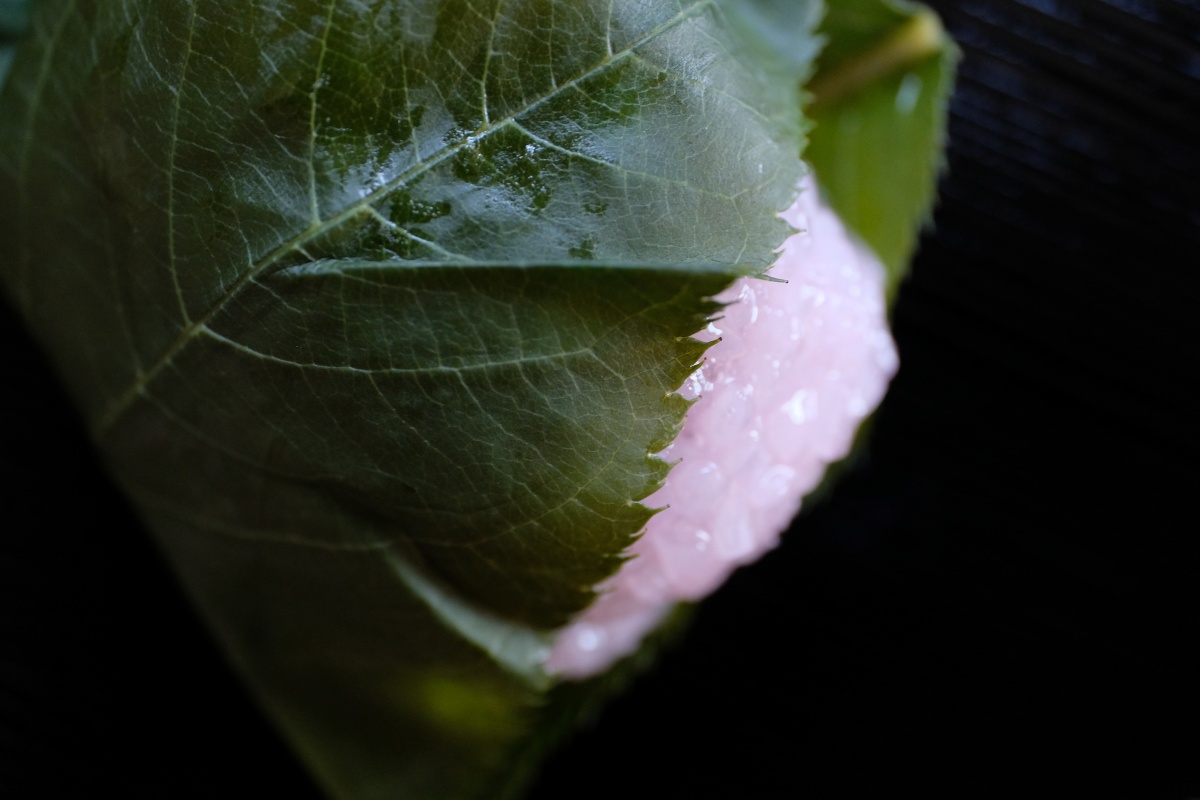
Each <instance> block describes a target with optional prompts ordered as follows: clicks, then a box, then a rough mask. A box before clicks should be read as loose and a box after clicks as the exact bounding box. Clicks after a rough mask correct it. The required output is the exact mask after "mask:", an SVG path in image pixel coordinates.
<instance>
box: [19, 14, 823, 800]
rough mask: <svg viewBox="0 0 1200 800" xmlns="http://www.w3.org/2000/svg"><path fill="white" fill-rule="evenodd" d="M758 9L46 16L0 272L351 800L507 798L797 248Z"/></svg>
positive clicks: (170, 544) (190, 574) (220, 612)
mask: <svg viewBox="0 0 1200 800" xmlns="http://www.w3.org/2000/svg"><path fill="white" fill-rule="evenodd" d="M811 5H812V4H799V5H797V6H795V8H796V10H797V12H798V13H797V14H796V15H795V16H794V17H786V19H787V20H790V22H789V23H788V24H792V25H793V27H794V36H795V40H796V42H797V43H798V46H799V47H800V48H801V50H802V51H804V52H812V51H813V46H812V44H811V33H810V31H809V30H808V28H807V26H808V23H809V21H810V20H812V19H813V18H814V13H813V11H812V9H811V8H810V6H811ZM764 9H765V11H764ZM748 10H749V11H748ZM769 10H770V9H769V8H768V7H767V6H766V5H762V6H761V8H760V7H759V4H752V5H742V4H737V3H733V2H732V1H731V0H730V2H703V1H701V0H694V1H691V2H655V3H646V2H631V1H630V2H625V1H619V2H612V3H607V4H605V3H592V2H582V1H580V2H561V1H559V2H549V0H545V1H535V0H530V1H528V2H507V3H502V2H482V0H474V1H472V0H424V1H420V0H412V1H411V2H349V1H348V0H343V1H342V2H336V1H334V0H326V1H323V2H314V1H309V0H291V1H290V2H245V1H243V2H216V1H215V0H210V1H206V2H205V1H200V0H197V2H172V3H161V2H150V0H120V1H119V2H118V1H117V0H113V2H105V3H85V2H71V1H70V0H61V1H60V2H45V3H42V4H40V5H39V6H38V7H37V10H36V12H35V14H34V17H33V19H32V23H31V35H30V36H29V37H28V38H27V39H26V40H25V42H24V43H23V44H22V46H21V49H20V51H19V52H18V55H17V58H16V60H15V61H14V63H13V66H12V72H11V75H10V76H9V80H8V81H7V83H6V84H5V86H4V89H3V94H2V95H0V230H2V231H3V232H4V233H3V236H2V237H0V274H2V275H3V280H4V284H5V287H6V289H7V291H8V292H9V293H10V295H11V296H12V298H13V299H14V301H15V302H16V304H17V305H18V307H19V308H20V309H21V311H22V312H23V314H24V315H25V316H26V318H27V319H28V321H29V322H30V324H31V325H32V326H33V328H34V330H35V331H36V333H37V335H38V336H39V337H40V339H41V341H42V342H43V344H44V345H45V346H46V347H47V349H48V350H49V351H50V353H51V354H52V356H53V357H54V358H55V360H56V362H57V363H58V365H59V367H60V370H61V372H62V375H63V377H64V380H65V381H66V383H67V384H68V386H69V387H70V389H71V390H72V392H73V393H74V395H75V397H76V399H77V401H78V404H79V406H80V408H81V410H82V412H83V414H84V416H85V418H86V420H87V421H88V423H89V425H90V426H91V429H92V431H93V433H94V436H95V438H96V441H97V442H98V444H99V446H100V447H101V449H102V451H103V453H104V455H105V457H106V459H107V461H108V463H109V464H110V466H111V469H112V470H113V473H114V474H115V475H116V477H117V478H118V480H119V481H120V483H121V485H122V486H123V487H124V489H125V491H126V492H127V493H128V494H129V495H130V496H131V497H132V498H133V500H134V501H135V503H136V504H137V506H138V508H139V509H140V511H141V513H142V515H143V517H144V519H145V520H146V521H147V523H148V525H149V527H151V528H152V529H153V530H154V532H155V534H156V535H157V537H158V540H159V542H160V544H161V545H162V546H163V548H164V549H165V550H166V552H167V553H168V555H169V556H170V557H171V559H172V562H173V563H174V565H175V568H176V569H177V571H178V572H179V574H180V576H181V578H182V580H183V581H184V582H185V583H186V584H187V586H188V588H189V589H190V591H191V592H192V595H193V597H194V598H195V599H196V602H197V603H198V604H199V606H200V607H201V608H202V609H203V611H204V612H205V615H206V617H207V619H208V620H209V622H210V624H211V626H212V628H213V630H214V632H215V634H216V635H217V636H218V638H220V639H221V640H222V642H223V643H224V645H225V647H226V649H227V651H228V652H229V653H230V656H231V658H232V659H233V660H234V661H235V662H236V663H237V664H238V665H239V667H240V668H241V669H242V670H243V672H244V673H245V674H246V675H247V676H248V677H249V678H250V679H251V681H252V682H253V684H254V686H255V687H256V689H257V691H258V693H259V695H260V696H261V697H262V699H263V700H264V702H265V704H266V706H267V707H268V708H269V709H270V711H271V713H272V714H273V715H274V717H275V718H276V719H277V720H278V721H279V722H280V724H281V726H282V727H283V728H284V729H285V730H286V731H287V732H288V733H289V735H290V736H291V737H292V738H293V740H294V741H295V742H296V743H297V746H298V747H299V748H300V750H301V751H302V752H303V753H304V754H305V756H306V757H307V758H308V760H309V762H310V763H311V764H312V765H313V767H314V769H315V771H316V772H317V774H318V775H319V776H320V778H321V779H322V780H323V781H324V782H325V783H326V785H327V786H329V787H330V788H331V790H332V791H334V792H335V793H336V794H338V795H340V796H345V797H377V796H378V797H393V796H406V797H421V798H430V799H431V800H433V799H434V798H443V797H444V798H452V797H472V796H489V797H490V796H494V795H495V789H496V787H497V786H498V785H499V783H498V782H499V781H502V780H503V776H504V775H505V774H506V773H507V771H508V768H509V766H510V765H509V764H508V763H506V759H507V756H508V754H509V753H510V752H511V751H512V748H513V747H514V745H515V743H517V742H519V741H520V740H522V739H524V738H525V737H527V736H528V735H529V734H530V732H531V731H533V730H534V729H536V728H537V726H538V724H539V714H540V713H541V712H540V710H539V703H540V702H541V701H540V699H539V698H540V697H541V696H542V695H543V693H544V692H545V691H546V690H547V689H548V687H549V686H550V685H551V683H552V679H551V678H550V677H548V676H546V675H544V674H543V673H542V671H541V667H540V663H541V659H542V657H543V654H544V652H545V647H546V644H547V642H548V636H549V631H550V630H552V629H553V628H554V627H555V626H558V625H561V624H562V623H564V622H565V621H566V620H567V619H568V618H569V617H570V616H571V614H573V613H574V612H577V611H578V610H580V609H581V608H583V607H585V606H586V605H587V603H588V602H590V600H591V598H592V587H593V586H594V585H595V584H596V583H598V582H599V581H600V580H602V579H603V578H605V577H606V576H607V575H609V574H611V572H612V571H613V570H614V569H616V567H617V566H618V565H619V563H620V561H621V554H622V552H623V551H624V549H625V548H626V547H627V546H628V544H629V543H630V542H631V541H632V540H633V538H634V537H635V536H636V535H637V533H638V532H639V531H640V529H641V528H642V526H643V525H644V523H645V521H646V519H648V517H649V515H650V514H651V513H652V512H651V511H650V510H649V509H647V508H645V507H644V506H642V505H641V504H640V503H638V502H637V501H638V500H640V499H642V498H644V497H646V496H647V495H648V494H650V493H651V492H653V491H654V490H655V489H656V488H657V487H658V486H659V485H660V484H661V482H662V480H663V478H664V477H665V475H666V472H667V469H668V467H667V465H665V464H664V463H662V462H661V461H659V460H657V459H655V458H653V456H652V454H653V453H655V452H657V451H658V450H660V449H662V447H664V446H665V445H666V444H667V443H668V442H669V441H670V440H671V439H672V438H673V436H674V434H675V432H676V431H677V429H678V426H679V425H680V423H681V420H682V417H683V413H684V411H685V409H686V403H684V402H683V401H682V400H681V399H680V398H679V397H678V396H676V395H674V394H673V392H674V390H675V389H676V388H677V387H678V386H679V385H680V384H681V383H682V382H683V380H684V378H685V377H686V375H687V374H688V373H689V372H690V371H691V370H692V369H693V368H694V366H695V364H696V363H697V361H698V360H699V359H700V357H701V355H702V352H703V349H704V345H701V344H699V343H697V342H695V341H694V340H692V339H691V338H689V337H690V334H691V333H693V332H695V331H696V330H698V329H699V328H700V327H702V326H703V324H704V321H705V319H706V318H707V317H708V316H709V315H710V314H711V313H713V312H714V311H715V306H714V305H713V304H712V303H711V301H710V300H709V299H708V298H710V297H711V296H712V295H714V294H715V293H717V292H719V291H720V290H721V289H722V288H723V287H724V286H725V285H727V284H728V282H729V281H730V280H731V279H732V277H734V276H736V275H740V274H746V273H749V272H761V271H762V270H765V269H766V268H767V267H768V266H769V264H770V262H771V259H772V251H773V250H774V248H775V247H776V246H778V244H779V243H780V242H781V241H782V239H783V238H784V236H785V235H786V234H787V232H788V231H787V228H786V226H785V225H784V224H783V223H782V222H781V221H780V220H778V219H777V218H776V216H775V214H776V212H777V211H778V210H780V209H782V208H784V207H785V206H787V205H788V203H789V202H790V200H791V196H792V194H793V192H794V187H795V184H796V181H797V180H798V178H799V176H800V174H801V172H802V166H801V164H800V162H799V159H798V156H797V154H798V152H799V130H800V128H801V120H800V118H799V115H798V114H797V113H796V109H797V108H798V107H799V106H798V96H797V94H798V92H797V87H798V75H799V73H800V71H802V70H803V69H804V68H805V65H803V64H800V63H798V60H797V59H791V60H789V59H787V58H783V57H781V56H780V51H779V49H778V47H775V46H771V45H765V44H764V43H763V41H762V39H761V33H762V30H763V29H762V27H761V26H759V25H756V24H755V23H754V20H755V19H759V20H761V19H762V18H763V17H762V16H761V15H759V14H758V11H763V13H767V12H769ZM751 12H753V13H751ZM756 15H757V16H756Z"/></svg>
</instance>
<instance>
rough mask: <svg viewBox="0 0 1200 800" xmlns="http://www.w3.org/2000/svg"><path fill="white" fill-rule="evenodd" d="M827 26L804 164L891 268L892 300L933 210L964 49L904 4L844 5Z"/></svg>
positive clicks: (854, 1)
mask: <svg viewBox="0 0 1200 800" xmlns="http://www.w3.org/2000/svg"><path fill="white" fill-rule="evenodd" d="M820 30H821V33H822V34H824V36H825V39H826V42H827V44H826V46H825V48H824V49H823V50H822V52H821V56H820V58H819V59H818V62H817V72H816V75H815V76H814V78H813V80H812V82H811V83H810V84H809V90H810V91H811V92H812V94H813V100H812V102H811V103H810V105H809V109H808V110H809V115H810V117H811V118H812V120H813V122H814V128H813V130H811V131H810V132H809V134H808V136H809V146H808V149H807V150H806V151H805V154H804V155H805V159H806V160H807V161H808V162H809V163H810V164H812V165H813V169H814V170H815V172H816V174H817V179H818V180H819V181H820V184H821V187H822V189H823V190H824V191H825V193H826V196H827V197H828V199H829V202H830V204H831V205H832V206H833V208H834V210H836V211H837V212H838V215H839V216H840V217H841V218H842V220H843V221H845V222H846V223H847V224H848V225H849V226H850V227H851V228H852V229H854V230H855V231H856V232H857V233H858V234H859V235H860V236H861V237H863V239H864V240H866V242H867V243H868V244H869V245H871V247H872V248H874V250H875V252H876V253H877V254H878V255H879V257H880V259H881V260H882V261H883V263H884V265H885V266H886V267H887V269H888V276H889V295H890V294H892V293H894V292H895V289H896V287H897V285H898V283H899V280H900V278H901V277H902V276H903V273H904V270H905V269H907V267H908V262H909V259H910V257H911V256H912V252H913V249H914V248H915V247H916V243H917V236H918V234H919V233H920V228H921V226H922V225H923V224H925V223H926V222H928V220H929V215H930V211H931V209H932V207H933V201H934V196H935V191H936V185H937V175H938V172H939V170H940V169H941V166H942V160H941V159H942V146H943V141H944V139H945V131H946V108H947V103H948V101H949V94H950V88H951V86H952V84H953V81H954V72H955V65H956V64H957V62H958V49H957V48H956V47H955V45H954V43H953V42H952V41H951V40H950V38H949V37H948V36H946V35H945V33H944V32H943V31H942V28H941V23H940V22H939V21H938V19H937V17H936V16H934V14H933V13H932V12H931V11H929V10H928V9H927V8H925V7H924V6H921V5H918V4H915V3H909V2H904V1H903V0H837V2H832V3H830V4H829V11H828V13H827V15H826V16H825V19H824V20H823V21H822V23H821V28H820Z"/></svg>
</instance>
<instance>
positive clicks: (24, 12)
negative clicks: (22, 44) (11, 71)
mask: <svg viewBox="0 0 1200 800" xmlns="http://www.w3.org/2000/svg"><path fill="white" fill-rule="evenodd" d="M28 24H29V0H0V87H2V86H4V78H5V76H6V75H7V74H8V68H9V66H10V65H11V64H12V59H13V55H14V42H15V41H16V40H17V39H18V38H19V37H20V35H21V34H22V33H24V32H25V28H26V26H27V25H28Z"/></svg>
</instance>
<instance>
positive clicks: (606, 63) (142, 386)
mask: <svg viewBox="0 0 1200 800" xmlns="http://www.w3.org/2000/svg"><path fill="white" fill-rule="evenodd" d="M713 2H714V0H695V2H693V3H692V4H691V5H689V6H688V7H686V8H683V9H681V10H680V12H679V13H678V14H676V15H675V16H674V17H672V18H671V19H669V20H666V21H665V22H663V23H661V24H660V25H658V26H657V27H655V28H654V29H652V30H651V31H649V32H648V33H647V34H646V35H645V36H643V37H641V38H640V39H637V40H636V41H634V42H632V43H630V44H629V45H628V46H626V47H625V48H624V49H622V50H620V51H618V52H616V53H607V54H605V57H604V58H603V59H602V60H600V61H599V62H597V63H596V64H595V66H593V67H591V68H590V69H588V70H587V71H585V72H582V73H580V74H579V75H577V76H575V77H574V78H571V79H570V80H568V81H567V82H565V83H561V84H558V85H557V86H555V87H554V88H553V89H551V91H549V92H547V93H546V94H544V95H541V96H540V97H537V98H535V99H533V100H531V101H529V102H528V103H526V104H525V105H524V106H523V107H521V108H519V109H517V110H515V111H513V112H511V113H510V114H508V115H507V116H506V117H504V118H502V119H500V120H497V121H495V122H492V123H485V124H484V125H483V126H482V127H480V128H479V129H478V130H477V131H476V132H475V133H472V134H469V135H467V136H464V137H463V138H462V139H460V140H459V141H457V142H455V143H453V144H448V145H446V146H445V147H443V148H442V149H441V150H440V151H438V152H436V153H434V154H433V156H432V157H431V158H429V159H427V160H425V161H421V162H419V163H417V164H414V165H413V166H412V167H409V168H408V169H407V170H405V171H404V172H403V173H401V174H400V175H397V176H396V177H395V178H393V179H392V180H390V181H388V182H387V183H385V184H383V185H382V186H380V187H378V188H377V189H375V190H374V191H373V192H371V193H369V194H367V195H365V196H363V197H361V198H359V199H358V200H357V201H355V202H354V203H352V204H350V205H349V206H347V207H346V208H345V209H343V210H342V211H339V212H338V213H337V214H334V215H333V216H331V217H329V218H328V219H326V220H325V221H323V222H319V223H318V222H315V221H314V223H313V224H312V225H310V226H309V227H308V228H306V229H305V230H303V231H301V232H300V233H298V234H297V235H295V236H293V237H292V238H291V239H288V240H287V241H285V242H283V243H281V244H280V245H278V246H276V247H275V249H273V250H272V251H270V252H269V253H267V255H266V256H264V257H263V258H262V259H261V260H260V261H258V262H257V263H255V264H253V265H251V267H250V268H249V269H248V270H246V271H245V272H244V273H242V275H241V276H240V277H239V278H238V279H237V280H236V281H234V282H233V283H232V284H231V285H230V286H229V288H227V289H226V290H225V291H224V292H223V293H222V294H221V296H220V297H218V298H217V300H216V301H215V302H214V303H213V305H212V306H211V307H210V308H209V309H208V310H207V311H205V312H204V314H203V315H202V316H200V317H197V318H196V319H194V320H193V321H192V322H191V323H190V324H188V325H186V326H185V327H184V328H183V329H182V330H181V331H180V332H179V335H178V336H176V337H175V339H174V340H173V341H172V342H171V343H170V344H169V345H167V347H166V348H165V349H164V350H163V351H162V353H160V354H159V356H158V357H157V358H155V359H154V361H153V362H152V363H151V364H150V365H149V366H148V367H146V368H145V369H143V370H141V371H140V372H139V373H138V374H137V376H136V378H135V380H134V381H133V383H131V384H130V385H129V387H128V388H127V389H126V390H125V391H124V392H122V393H121V394H120V395H118V396H117V398H116V399H115V400H113V401H112V402H111V403H109V405H108V407H107V408H106V409H105V411H104V413H102V414H101V415H100V417H99V419H98V420H97V422H96V423H95V424H94V425H93V426H92V436H93V438H94V439H95V440H96V441H100V440H102V439H103V438H104V437H105V436H106V435H107V434H108V432H109V431H111V430H112V428H113V425H114V424H115V423H116V421H117V420H118V419H120V418H121V416H122V415H123V414H124V413H125V412H126V411H128V410H129V409H130V408H131V407H132V405H133V403H134V401H135V400H136V399H137V398H138V397H139V396H141V395H142V393H143V392H144V391H145V390H146V387H147V386H149V385H150V384H151V383H152V382H153V381H154V379H155V378H157V377H158V375H159V373H161V372H162V370H163V369H164V368H165V367H167V366H168V365H169V364H170V363H171V361H172V360H173V359H174V358H175V356H176V355H177V354H178V353H179V352H180V351H182V350H183V349H184V348H185V347H186V346H187V345H188V343H189V342H191V341H192V340H193V339H195V338H196V336H197V335H198V334H199V333H201V332H202V331H203V330H204V329H205V328H207V326H208V323H209V322H210V321H211V320H212V319H213V318H214V317H215V316H216V315H217V314H219V313H220V312H221V311H222V310H223V309H224V308H225V307H226V306H227V305H228V304H229V303H230V302H231V301H232V300H233V299H234V298H235V297H236V296H237V295H238V294H239V293H240V292H241V291H242V289H243V288H245V286H246V285H247V284H248V283H250V282H252V281H253V280H254V279H256V278H258V277H261V276H263V275H266V274H269V272H270V270H271V268H272V267H273V266H275V265H276V264H277V263H278V262H279V261H280V259H282V258H283V257H284V256H285V255H288V254H289V253H294V252H297V251H300V250H302V249H303V247H304V245H305V243H307V242H310V241H312V240H313V239H315V238H317V237H319V236H321V235H323V234H325V233H327V232H329V231H332V230H334V229H336V228H337V227H339V226H340V225H342V224H343V223H345V222H347V221H349V220H350V219H352V218H353V217H354V216H356V215H358V214H359V213H362V212H363V211H365V210H367V209H369V208H370V207H372V206H373V204H374V203H375V202H376V201H377V200H379V199H380V198H382V197H384V196H386V195H387V194H389V193H391V192H393V191H395V190H396V189H398V188H400V187H402V186H404V185H406V184H407V183H409V182H410V181H412V180H414V179H415V178H418V177H420V176H421V175H423V174H425V173H426V172H428V171H429V170H431V169H433V168H434V167H436V166H438V165H439V164H441V163H443V162H445V161H446V160H447V159H449V158H451V157H452V156H454V155H455V154H457V153H458V152H460V151H461V150H463V149H464V148H466V147H470V146H474V145H475V144H476V143H477V142H478V141H479V140H480V139H483V138H485V137H487V136H489V135H491V134H492V133H495V132H496V131H498V130H500V129H502V128H504V127H505V126H507V125H509V124H510V123H512V122H515V121H516V120H517V119H518V118H519V117H521V116H522V115H524V114H526V113H528V112H529V111H531V110H533V109H535V108H537V107H538V106H540V105H542V104H543V103H545V102H547V101H550V100H552V99H554V98H555V97H557V96H558V95H560V94H561V93H562V92H564V91H567V90H569V89H571V88H573V87H574V86H576V85H577V84H579V83H581V82H583V81H585V80H587V79H588V78H591V77H592V76H594V75H597V74H599V73H600V72H602V71H603V70H605V69H607V68H609V67H611V65H612V64H614V63H615V62H617V61H619V60H621V59H623V58H626V57H628V56H630V55H631V54H633V52H634V51H635V50H637V49H638V48H640V47H642V46H643V45H645V44H647V43H648V42H651V41H653V40H654V39H656V38H657V37H659V36H661V35H662V34H664V33H665V32H667V31H669V30H671V29H673V28H675V27H676V26H678V25H680V24H682V23H683V22H685V21H686V20H688V19H692V18H693V17H696V16H698V15H699V14H700V13H701V12H702V11H703V10H704V9H706V8H708V7H710V6H712V4H713ZM464 263H470V262H469V261H464Z"/></svg>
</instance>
